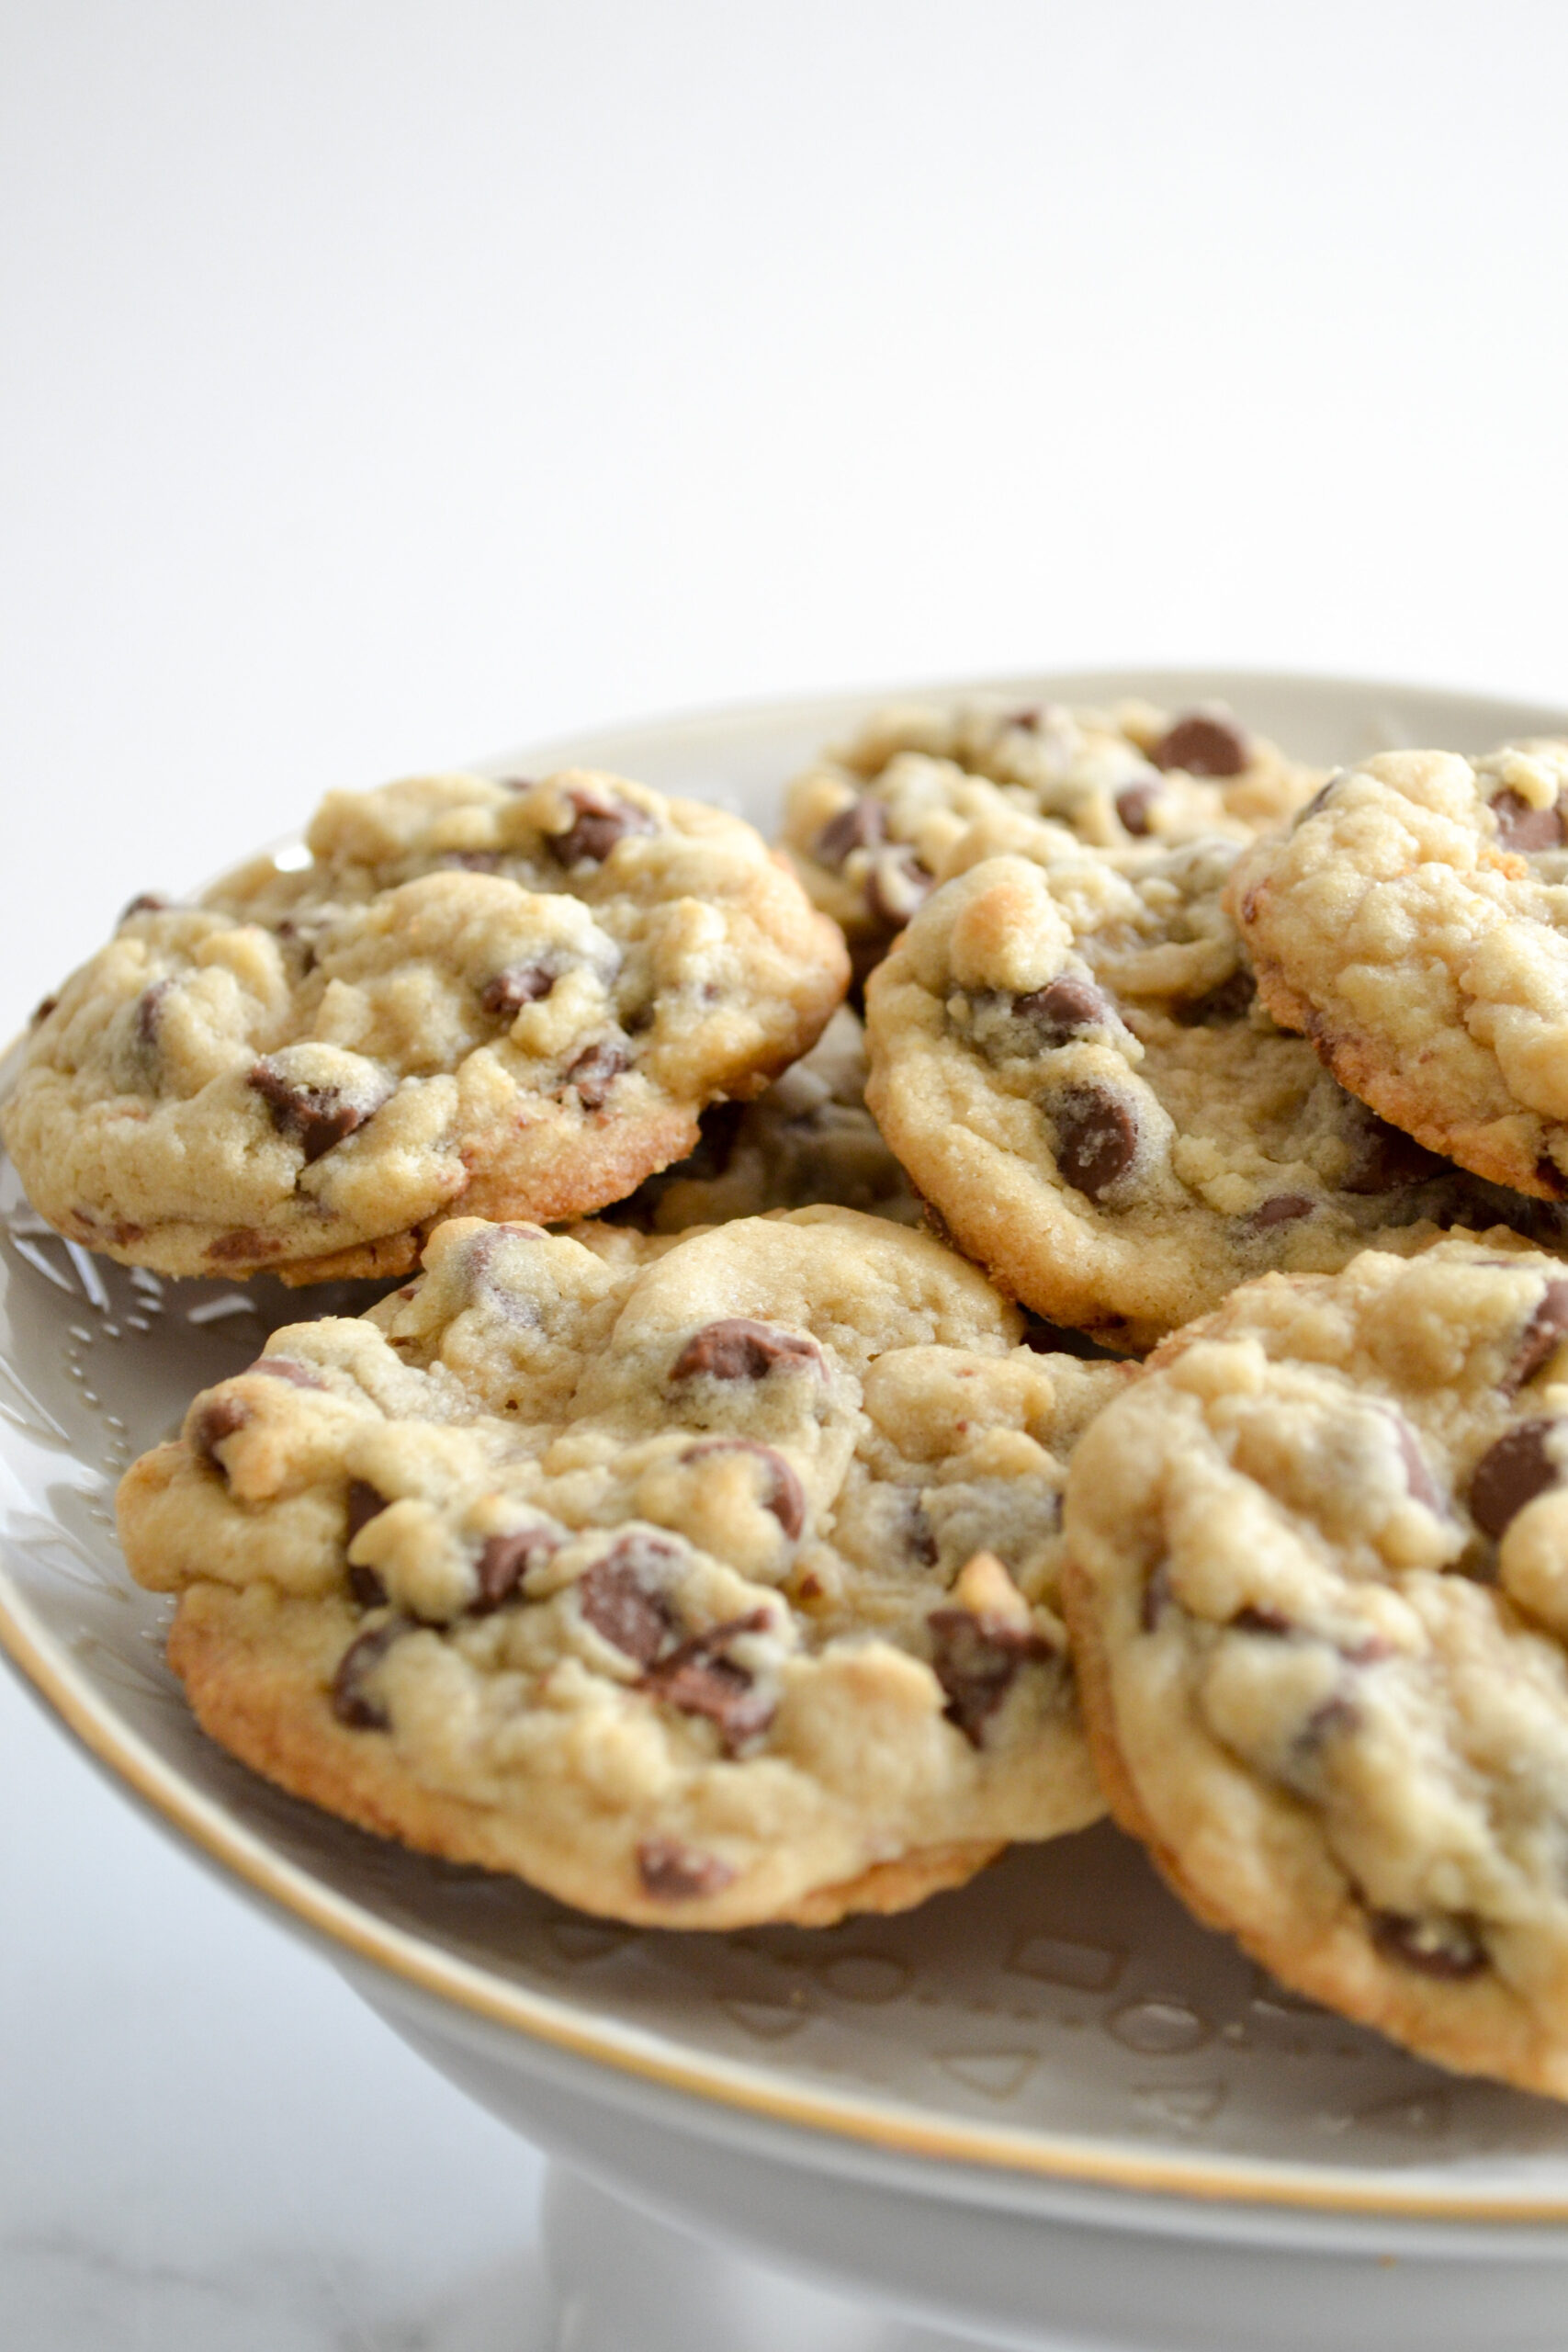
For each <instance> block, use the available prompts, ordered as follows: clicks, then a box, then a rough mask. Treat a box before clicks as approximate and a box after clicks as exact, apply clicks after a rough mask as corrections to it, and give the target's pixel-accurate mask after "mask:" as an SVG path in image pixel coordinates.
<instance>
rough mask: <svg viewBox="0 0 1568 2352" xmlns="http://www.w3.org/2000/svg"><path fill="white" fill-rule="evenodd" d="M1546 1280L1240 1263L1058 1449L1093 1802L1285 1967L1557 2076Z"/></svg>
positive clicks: (1563, 1879) (1408, 2038)
mask: <svg viewBox="0 0 1568 2352" xmlns="http://www.w3.org/2000/svg"><path fill="white" fill-rule="evenodd" d="M1564 1340H1568V1281H1564V1279H1563V1268H1562V1265H1561V1263H1560V1262H1558V1261H1555V1260H1552V1259H1550V1258H1545V1257H1542V1256H1540V1255H1539V1254H1538V1253H1536V1252H1533V1251H1531V1250H1528V1249H1526V1248H1523V1247H1522V1246H1518V1245H1516V1246H1515V1247H1514V1248H1512V1249H1498V1248H1496V1247H1494V1246H1491V1245H1489V1244H1481V1243H1476V1242H1472V1241H1468V1240H1462V1241H1461V1240H1459V1239H1454V1240H1450V1241H1447V1242H1444V1243H1441V1244H1439V1245H1438V1247H1437V1248H1435V1249H1433V1250H1428V1251H1427V1252H1425V1253H1424V1254H1423V1255H1422V1256H1420V1257H1419V1258H1416V1259H1414V1260H1411V1261H1403V1260H1400V1259H1397V1258H1393V1257H1390V1256H1388V1255H1387V1254H1385V1253H1382V1252H1371V1251H1369V1252H1367V1253H1366V1254H1365V1255H1363V1256H1361V1257H1359V1258H1357V1259H1355V1260H1354V1261H1352V1262H1351V1264H1350V1265H1348V1267H1347V1268H1345V1269H1344V1271H1343V1272H1340V1273H1338V1274H1337V1275H1332V1276H1286V1277H1280V1276H1270V1277H1268V1278H1266V1279H1264V1280H1263V1281H1260V1282H1257V1283H1248V1284H1247V1286H1246V1287H1245V1288H1244V1289H1242V1290H1239V1291H1237V1292H1236V1294H1235V1296H1234V1297H1232V1298H1231V1299H1229V1300H1227V1301H1226V1303H1225V1305H1224V1307H1223V1308H1222V1309H1221V1310H1220V1312H1219V1313H1218V1314H1217V1315H1214V1316H1212V1317H1208V1318H1207V1319H1206V1320H1204V1321H1202V1322H1201V1323H1198V1324H1197V1325H1195V1326H1194V1327H1193V1328H1192V1329H1190V1330H1185V1331H1181V1332H1179V1333H1178V1334H1177V1335H1176V1336H1175V1337H1174V1338H1173V1339H1171V1340H1168V1342H1167V1343H1166V1345H1165V1346H1164V1347H1162V1348H1161V1349H1160V1350H1159V1351H1158V1352H1157V1353H1156V1355H1155V1357H1154V1358H1153V1359H1152V1360H1151V1363H1150V1365H1149V1367H1148V1368H1147V1370H1146V1372H1145V1376H1144V1377H1143V1378H1142V1379H1141V1380H1139V1381H1137V1382H1136V1383H1135V1384H1134V1385H1133V1386H1132V1387H1130V1388H1129V1389H1128V1390H1127V1391H1126V1393H1125V1394H1124V1395H1123V1396H1122V1397H1119V1398H1116V1399H1114V1400H1113V1401H1112V1402H1111V1405H1110V1406H1109V1407H1108V1408H1107V1409H1106V1410H1105V1412H1104V1413H1103V1414H1102V1415H1101V1416H1100V1419H1098V1420H1097V1421H1096V1423H1095V1424H1094V1426H1093V1428H1092V1429H1091V1430H1089V1432H1088V1433H1087V1435H1086V1436H1085V1438H1084V1440H1083V1441H1082V1442H1081V1443H1080V1445H1079V1447H1078V1449H1077V1453H1076V1455H1075V1457H1074V1461H1073V1464H1072V1471H1071V1476H1070V1479H1069V1488H1068V1500H1067V1510H1066V1526H1067V1541H1068V1546H1069V1551H1070V1555H1071V1566H1070V1567H1069V1569H1068V1572H1067V1606H1068V1615H1069V1620H1070V1622H1071V1624H1072V1628H1073V1634H1074V1645H1075V1651H1076V1654H1077V1657H1078V1661H1079V1671H1080V1674H1081V1676H1082V1678H1083V1681H1084V1687H1085V1705H1086V1710H1087V1712H1088V1714H1089V1724H1090V1730H1091V1736H1092V1740H1093V1744H1094V1748H1095V1755H1096V1760H1097V1762H1098V1764H1099V1766H1100V1773H1101V1777H1102V1779H1103V1781H1104V1783H1105V1787H1106V1792H1107V1794H1108V1796H1109V1797H1110V1799H1111V1804H1112V1806H1113V1809H1114V1810H1115V1812H1116V1814H1117V1815H1118V1817H1119V1818H1120V1819H1121V1820H1122V1823H1123V1824H1124V1825H1125V1826H1127V1827H1128V1828H1129V1829H1131V1830H1133V1831H1134V1834H1135V1835H1137V1836H1139V1837H1141V1838H1144V1839H1145V1841H1146V1843H1147V1844H1148V1846H1149V1848H1150V1849H1151V1851H1152V1852H1153V1854H1154V1856H1155V1859H1156V1860H1157V1861H1158V1863H1159V1865H1160V1867H1161V1869H1162V1870H1163V1871H1165V1873H1166V1875H1167V1877H1168V1879H1169V1880H1170V1882H1171V1883H1172V1884H1173V1886H1175V1887H1176V1889H1177V1891H1178V1892H1179V1894H1182V1895H1183V1896H1184V1897H1185V1898H1186V1900H1187V1901H1188V1902H1189V1903H1190V1905H1192V1907H1193V1908H1194V1909H1195V1910H1196V1911H1197V1912H1198V1914H1199V1916H1200V1917H1202V1918H1203V1919H1205V1920H1207V1921H1209V1922H1210V1923H1211V1924H1213V1925H1214V1926H1218V1927H1224V1928H1229V1929H1230V1930H1231V1931H1232V1932H1233V1933H1234V1934H1235V1935H1236V1936H1237V1937H1238V1938H1239V1939H1240V1940H1241V1941H1242V1943H1243V1944H1244V1945H1245V1946H1246V1947H1247V1950H1248V1951H1251V1952H1252V1953H1254V1954H1255V1955H1256V1957H1257V1958H1258V1959H1259V1960H1260V1961H1262V1962H1264V1963H1265V1964H1266V1965H1267V1966H1268V1967H1269V1969H1271V1970H1272V1971H1273V1972H1274V1973H1275V1974H1276V1975H1277V1976H1278V1977H1280V1979H1281V1980H1282V1981H1283V1982H1284V1983H1285V1984H1287V1985H1294V1986H1296V1987H1297V1988H1298V1989H1299V1990H1300V1991H1302V1992H1304V1993H1306V1994H1308V1995H1310V1996H1312V1997H1313V1998H1314V1999H1316V2000H1319V2001H1323V2002H1325V2003H1327V2004H1328V2005H1329V2006H1330V2007H1334V2008H1337V2009H1340V2010H1342V2011H1344V2012H1345V2014H1346V2015H1348V2016H1349V2017H1352V2018H1358V2019H1359V2020H1360V2021H1361V2022H1362V2023H1364V2024H1368V2025H1373V2026H1377V2027H1380V2028H1381V2029H1382V2030H1383V2031H1384V2032H1386V2033H1389V2034H1392V2035H1393V2037H1394V2038H1395V2039H1396V2040H1398V2041H1404V2042H1406V2043H1408V2044H1409V2045H1410V2047H1411V2048H1412V2049H1414V2050H1416V2051H1418V2052H1421V2053H1422V2054H1423V2055H1424V2056H1426V2057H1428V2058H1434V2059H1437V2060H1438V2062H1439V2063H1441V2064H1444V2065H1447V2066H1452V2067H1456V2068H1460V2069H1462V2070H1465V2071H1473V2072H1477V2073H1482V2074H1487V2075H1498V2076H1501V2077H1502V2078H1503V2079H1505V2080H1506V2081H1508V2082H1511V2083H1517V2084H1520V2085H1522V2086H1525V2087H1526V2088H1528V2089H1531V2090H1539V2091H1547V2092H1551V2094H1553V2095H1554V2096H1555V2097H1558V2098H1564V2097H1568V1348H1565V1346H1564Z"/></svg>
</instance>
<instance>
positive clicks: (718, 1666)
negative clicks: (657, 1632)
mask: <svg viewBox="0 0 1568 2352" xmlns="http://www.w3.org/2000/svg"><path fill="white" fill-rule="evenodd" d="M769 1623H770V1618H769V1612H768V1611H767V1610H766V1609H753V1610H752V1611H750V1614H749V1615H748V1616H745V1617H731V1618H729V1619H728V1621H727V1622H726V1623H724V1624H722V1625H714V1626H712V1627H710V1628H709V1630H708V1631H707V1632H706V1633H705V1634H693V1635H692V1638H691V1639H690V1640H689V1641H685V1642H682V1644H681V1646H680V1648H679V1649H675V1650H671V1653H670V1655H669V1657H665V1658H660V1660H659V1661H658V1663H657V1664H656V1665H653V1666H650V1667H649V1668H648V1670H647V1672H646V1673H645V1674H644V1675H643V1678H642V1685H641V1687H642V1689H643V1690H645V1691H649V1693H650V1694H651V1695H652V1697H654V1698H655V1699H659V1700H661V1701H662V1702H663V1703H664V1704H665V1705H666V1706H668V1707H678V1708H679V1709H680V1710H681V1712H682V1714H687V1715H703V1716H705V1717H706V1718H707V1720H708V1721H709V1722H710V1723H713V1724H716V1725H717V1727H718V1733H719V1737H720V1739H721V1740H722V1742H723V1744H724V1748H725V1752H726V1754H727V1755H730V1756H733V1755H734V1754H735V1752H736V1750H737V1749H738V1748H739V1747H743V1746H744V1745H745V1743H746V1741H747V1740H749V1739H753V1738H755V1737H756V1736H757V1734H758V1733H759V1732H762V1731H765V1730H766V1729H767V1727H768V1725H769V1724H770V1723H771V1722H772V1721H773V1700H772V1699H770V1698H769V1697H768V1696H767V1695H766V1694H765V1693H764V1692H762V1691H759V1690H758V1689H757V1687H756V1684H755V1683H754V1681H753V1680H752V1678H751V1676H750V1674H748V1673H747V1671H746V1669H745V1668H744V1667H743V1666H737V1664H736V1663H735V1660H734V1659H733V1658H731V1657H726V1656H725V1655H724V1652H725V1650H726V1648H727V1647H728V1644H729V1643H731V1642H733V1641H735V1640H736V1639H738V1637H739V1635H740V1634H760V1633H763V1632H765V1631H766V1629H767V1626H768V1624H769Z"/></svg>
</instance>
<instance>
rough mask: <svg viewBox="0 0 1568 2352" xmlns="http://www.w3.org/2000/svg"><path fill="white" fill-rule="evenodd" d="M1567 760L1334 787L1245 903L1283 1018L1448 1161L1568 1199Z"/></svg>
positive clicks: (1271, 851) (1531, 759)
mask: <svg viewBox="0 0 1568 2352" xmlns="http://www.w3.org/2000/svg"><path fill="white" fill-rule="evenodd" d="M1565 810H1568V743H1562V742H1551V741H1539V742H1528V743H1517V744H1511V745H1509V746H1507V747H1506V748H1505V749H1504V750H1502V751H1500V752H1493V753H1491V754H1489V755H1488V756H1487V757H1486V758H1484V759H1481V760H1476V761H1474V762H1472V761H1469V760H1462V759H1460V758H1458V757H1457V756H1455V755H1453V754H1451V753H1447V752H1388V753H1385V754H1384V755H1383V756H1382V758H1380V759H1375V760H1369V761H1368V762H1367V763H1366V764H1365V766H1364V767H1360V768H1356V769H1351V770H1347V771H1345V772H1344V773H1342V774H1340V775H1337V776H1336V777H1334V778H1333V779H1332V780H1331V781H1330V782H1329V783H1328V784H1327V785H1326V786H1325V787H1324V789H1323V791H1322V792H1321V793H1320V795H1319V796H1318V797H1317V798H1316V799H1315V800H1314V802H1313V804H1312V805H1311V807H1310V808H1309V809H1307V810H1306V811H1305V812H1304V813H1303V816H1302V818H1301V820H1299V822H1298V823H1297V825H1296V828H1295V830H1294V831H1293V832H1292V834H1291V835H1290V837H1289V838H1288V839H1286V840H1284V841H1281V842H1276V843H1272V844H1267V845H1263V844H1260V845H1259V846H1258V848H1257V849H1256V850H1254V851H1252V852H1250V853H1249V854H1247V856H1246V857H1245V858H1244V859H1243V860H1242V861H1241V863H1240V864H1239V865H1238V866H1237V868H1236V875H1235V888H1234V893H1233V905H1234V908H1235V915H1236V919H1237V921H1238V922H1239V923H1240V925H1241V928H1242V931H1243V933H1244V934H1245V937H1246V939H1247V947H1248V950H1249V952H1250V954H1251V956H1252V957H1253V960H1254V963H1255V965H1256V967H1257V970H1258V986H1259V988H1260V989H1261V990H1262V992H1263V995H1264V998H1265V1000H1266V1001H1267V1002H1268V1004H1269V1010H1270V1011H1271V1012H1273V1013H1274V1015H1275V1017H1276V1019H1278V1020H1280V1021H1281V1022H1283V1023H1285V1024H1286V1026H1287V1027H1290V1028H1292V1029H1301V1030H1304V1031H1305V1033H1306V1034H1307V1035H1309V1036H1310V1037H1311V1038H1312V1039H1313V1041H1314V1044H1315V1046H1317V1049H1318V1051H1319V1053H1321V1054H1322V1056H1323V1057H1324V1059H1325V1062H1327V1064H1328V1066H1329V1068H1330V1069H1333V1071H1334V1072H1335V1074H1336V1076H1337V1077H1338V1078H1339V1079H1340V1080H1342V1081H1343V1083H1344V1084H1345V1085H1347V1086H1348V1087H1349V1088H1350V1089H1351V1090H1352V1091H1353V1092H1355V1093H1357V1094H1359V1095H1360V1096H1361V1097H1362V1099H1363V1100H1364V1101H1365V1102H1367V1103H1371V1105H1372V1107H1373V1109H1374V1110H1376V1111H1378V1112H1380V1113H1381V1114H1382V1116H1383V1117H1384V1118H1387V1119H1392V1120H1393V1122H1394V1123H1395V1124H1396V1125H1399V1126H1401V1127H1404V1128H1405V1129H1407V1130H1408V1131H1409V1133H1410V1134H1411V1135H1413V1136H1418V1137H1419V1139H1420V1140H1421V1141H1422V1142H1423V1143H1424V1144H1427V1145H1429V1146H1430V1147H1431V1148H1432V1149H1433V1150H1435V1151H1442V1152H1446V1153H1448V1154H1449V1155H1450V1157H1451V1158H1452V1159H1457V1160H1459V1161H1461V1164H1462V1165H1463V1166H1464V1167H1466V1168H1472V1169H1474V1170H1476V1171H1477V1172H1478V1173H1479V1174H1481V1175H1483V1176H1487V1177H1490V1178H1492V1179H1494V1180H1495V1182H1498V1183H1501V1184H1508V1185H1512V1186H1514V1187H1515V1188H1516V1189H1517V1190H1518V1191H1519V1192H1523V1193H1535V1194H1537V1195H1538V1196H1540V1197H1541V1198H1544V1199H1547V1200H1562V1199H1564V1198H1568V888H1565V887H1564V886H1565V884H1568V848H1565V847H1564V840H1563V833H1564V814H1565Z"/></svg>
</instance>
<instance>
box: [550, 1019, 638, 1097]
mask: <svg viewBox="0 0 1568 2352" xmlns="http://www.w3.org/2000/svg"><path fill="white" fill-rule="evenodd" d="M630 1068H631V1057H630V1056H629V1055H628V1054H627V1052H626V1047H625V1046H617V1045H616V1044H615V1040H614V1038H612V1037H602V1038H601V1039H600V1041H599V1043H598V1044H597V1045H596V1046H584V1047H583V1050H582V1051H581V1053H580V1054H579V1055H578V1057H577V1058H576V1060H575V1061H570V1062H568V1064H567V1066H566V1069H565V1072H564V1078H563V1082H564V1083H565V1084H566V1085H568V1086H574V1087H575V1088H576V1089H577V1099H578V1101H579V1102H580V1103H581V1105H582V1107H583V1109H584V1110H585V1111H602V1110H603V1109H604V1105H605V1103H607V1102H608V1100H609V1095H610V1089H611V1087H612V1086H614V1084H615V1080H616V1079H617V1078H619V1077H620V1075H621V1072H622V1071H623V1070H626V1069H630Z"/></svg>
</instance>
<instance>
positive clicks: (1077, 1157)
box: [1052, 1086, 1138, 1201]
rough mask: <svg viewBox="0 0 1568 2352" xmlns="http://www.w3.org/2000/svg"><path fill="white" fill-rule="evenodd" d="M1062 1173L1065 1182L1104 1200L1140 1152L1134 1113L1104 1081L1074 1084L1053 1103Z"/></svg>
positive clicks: (1097, 1198) (1057, 1164) (1092, 1197)
mask: <svg viewBox="0 0 1568 2352" xmlns="http://www.w3.org/2000/svg"><path fill="white" fill-rule="evenodd" d="M1052 1118H1053V1124H1054V1125H1055V1131H1056V1172H1057V1174H1058V1175H1059V1176H1060V1177H1061V1178H1062V1180H1063V1182H1064V1183H1067V1184H1071V1185H1072V1186H1073V1188H1074V1189H1075V1191H1077V1192H1079V1193H1087V1194H1088V1195H1089V1199H1090V1200H1091V1201H1098V1200H1099V1199H1100V1195H1101V1194H1102V1193H1108V1192H1109V1191H1110V1189H1111V1185H1112V1184H1114V1183H1115V1182H1116V1180H1117V1178H1118V1177H1119V1176H1123V1175H1125V1173H1126V1171H1127V1170H1128V1169H1129V1168H1130V1167H1131V1166H1132V1164H1133V1162H1134V1159H1136V1157H1137V1152H1138V1122H1137V1118H1136V1115H1135V1114H1134V1112H1133V1111H1132V1110H1131V1109H1130V1108H1129V1106H1128V1105H1127V1104H1126V1103H1123V1102H1122V1101H1121V1100H1120V1099H1119V1098H1118V1097H1117V1096H1116V1095H1114V1094H1111V1093H1108V1092H1107V1091H1106V1090H1105V1089H1104V1088H1103V1087H1100V1086H1069V1087H1066V1088H1065V1089H1064V1091H1062V1093H1060V1094H1059V1095H1058V1096H1057V1097H1056V1100H1055V1104H1054V1105H1053V1106H1052Z"/></svg>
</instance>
